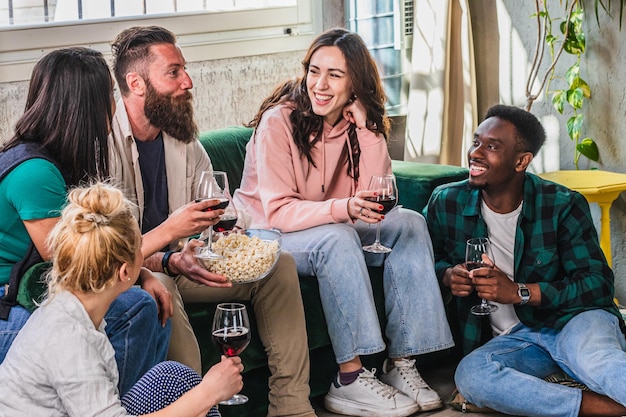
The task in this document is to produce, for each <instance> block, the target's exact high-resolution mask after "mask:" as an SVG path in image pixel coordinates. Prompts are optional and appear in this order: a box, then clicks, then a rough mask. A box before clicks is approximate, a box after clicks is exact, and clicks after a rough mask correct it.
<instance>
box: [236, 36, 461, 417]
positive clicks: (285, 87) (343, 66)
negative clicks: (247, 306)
mask: <svg viewBox="0 0 626 417" xmlns="http://www.w3.org/2000/svg"><path fill="white" fill-rule="evenodd" d="M303 67H304V75H303V76H302V77H300V78H298V79H296V80H290V81H287V82H285V83H284V84H282V85H280V86H279V87H278V88H277V89H276V90H275V91H274V92H273V93H272V94H271V95H270V96H269V97H268V98H267V99H266V100H265V101H264V102H263V104H262V105H261V108H260V110H259V112H258V113H257V114H256V116H255V117H254V119H253V120H252V122H251V123H250V126H253V127H255V132H254V135H253V137H252V139H251V141H250V143H249V144H248V146H247V153H246V164H245V169H244V175H243V180H242V184H241V188H240V189H239V190H237V191H236V192H235V200H236V203H237V207H238V208H240V209H241V210H242V211H244V212H245V214H246V216H247V217H249V220H250V221H249V223H250V224H249V226H250V227H254V228H276V229H279V230H280V231H281V232H282V233H283V247H284V248H285V249H286V250H288V251H289V252H291V253H292V254H293V256H294V257H295V259H296V263H297V266H298V272H299V274H300V275H311V276H312V275H315V276H316V277H317V279H318V281H319V289H320V296H321V300H322V305H323V308H324V313H325V315H326V321H327V322H328V332H329V335H330V338H331V341H332V344H333V349H334V352H335V357H336V360H337V363H338V364H339V374H338V377H337V379H336V380H335V381H334V382H333V383H332V384H331V387H330V391H329V393H328V395H327V396H326V399H325V404H326V407H327V408H328V409H329V410H331V411H333V412H337V413H340V414H346V415H355V416H369V415H372V416H406V415H410V414H413V413H414V412H416V411H418V410H430V409H434V408H438V407H441V405H442V403H441V399H440V397H439V396H438V395H437V393H436V392H435V391H434V390H432V389H431V388H430V387H429V386H428V385H427V384H426V383H425V382H424V380H423V379H422V378H421V376H420V375H419V373H418V371H417V369H416V368H415V360H412V359H411V357H412V356H415V355H419V354H424V353H428V352H433V351H437V350H442V349H446V348H449V347H451V346H453V341H452V336H451V334H450V329H449V327H448V323H447V320H446V316H445V312H444V308H443V302H442V299H441V293H440V290H439V285H438V283H437V279H436V277H435V272H434V261H433V253H432V245H431V242H430V238H429V234H428V230H427V228H426V223H425V221H424V218H423V217H422V216H421V215H420V214H419V213H416V212H414V211H411V210H407V209H402V208H398V209H394V210H392V211H391V212H389V213H388V214H387V215H386V216H383V215H382V214H381V213H380V212H379V211H378V210H379V209H380V204H379V203H375V202H370V201H367V200H366V199H365V198H366V197H371V196H374V195H375V193H374V191H370V190H368V185H369V181H370V178H371V177H372V175H373V174H379V173H383V174H389V173H391V159H390V157H389V152H388V149H387V142H386V139H387V135H388V132H389V124H390V123H389V120H388V118H387V115H386V114H385V108H384V103H385V100H386V98H385V93H384V91H383V88H382V85H381V82H380V77H379V75H378V71H377V69H376V64H375V63H374V61H373V59H372V57H371V55H370V53H369V51H368V50H367V47H366V46H365V44H364V42H363V41H362V39H361V38H360V37H359V36H358V35H357V34H355V33H352V32H349V31H347V30H344V29H333V30H330V31H327V32H325V33H323V34H322V35H320V36H319V37H318V38H317V39H316V40H315V41H314V42H313V44H312V45H311V47H310V48H309V50H308V52H307V54H306V57H305V59H304V61H303ZM383 218H384V219H385V223H384V226H383V227H382V228H381V243H383V244H384V245H386V246H388V247H391V248H392V249H393V250H392V251H391V252H390V253H389V254H372V253H367V254H364V252H363V250H362V244H363V243H365V242H367V243H370V242H371V241H373V239H374V233H375V228H373V227H369V226H370V225H372V224H376V223H378V222H380V221H381V220H382V219H383ZM368 265H378V266H380V265H383V266H384V288H385V307H386V315H387V319H388V323H387V326H386V329H385V333H386V336H387V338H388V340H389V346H388V353H389V358H390V359H389V360H387V361H385V365H384V368H385V369H384V370H383V374H382V375H381V377H380V380H379V379H377V378H376V377H375V370H372V371H369V370H367V369H364V368H363V366H362V364H361V359H360V356H361V355H368V354H373V353H376V352H380V351H383V350H385V348H386V347H387V346H386V345H385V342H384V340H383V336H382V333H381V330H380V323H379V321H378V316H377V313H376V308H375V305H374V300H373V296H372V288H371V284H370V279H369V275H368V271H367V266H368ZM416 299H417V300H418V302H416V301H415V300H416ZM381 380H382V381H384V382H382V381H381Z"/></svg>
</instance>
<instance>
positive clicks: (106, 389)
mask: <svg viewBox="0 0 626 417" xmlns="http://www.w3.org/2000/svg"><path fill="white" fill-rule="evenodd" d="M68 199H69V203H68V205H67V206H66V207H65V208H64V209H63V212H62V215H61V219H60V221H59V222H58V223H57V224H56V225H55V227H54V229H53V230H52V232H51V234H50V236H49V238H48V242H47V243H48V245H49V247H50V248H51V251H52V255H53V268H52V270H51V272H50V274H49V277H48V297H47V299H46V300H45V301H44V302H43V304H42V306H41V307H40V308H38V309H37V310H36V311H35V312H34V313H33V314H32V316H31V317H30V318H29V319H28V321H27V323H26V325H25V326H24V327H23V328H22V330H21V331H20V332H19V334H18V336H17V338H16V339H15V341H14V342H13V344H12V346H11V348H10V349H9V351H8V353H7V356H6V359H5V360H4V362H3V363H2V364H0V380H2V381H4V382H3V383H2V384H1V386H0V410H3V411H4V412H6V413H7V415H11V416H16V417H17V416H34V415H60V416H81V417H85V416H96V415H98V416H104V415H106V416H126V415H150V416H152V415H155V416H156V415H158V416H178V417H183V416H202V415H206V414H207V413H209V414H208V415H210V416H219V413H218V412H217V409H216V408H212V407H213V406H214V405H215V404H216V403H217V402H219V401H221V400H223V399H227V398H230V397H231V396H232V395H233V394H235V393H236V392H238V391H239V390H240V389H241V388H242V386H243V382H242V378H241V371H242V370H243V366H242V365H241V360H240V359H239V358H237V357H235V358H228V359H226V358H222V361H221V362H220V363H219V364H217V365H215V366H214V367H213V368H211V369H210V370H209V371H208V372H207V374H206V375H205V376H204V378H201V377H200V376H199V375H198V374H197V373H195V372H194V371H192V370H191V369H190V368H188V367H186V366H184V365H181V364H179V363H176V362H163V363H160V364H158V365H156V366H155V367H153V368H152V369H151V370H150V371H148V372H147V373H146V374H145V375H144V376H143V377H142V378H141V379H140V380H139V381H138V382H137V383H136V384H135V385H134V386H133V388H131V390H130V391H129V392H128V393H127V394H126V395H124V397H123V398H121V399H120V397H119V394H118V389H117V382H118V377H119V376H118V370H117V366H116V364H115V356H114V351H113V347H112V346H111V343H110V342H109V340H108V338H107V336H106V334H105V331H104V329H105V326H106V322H105V320H104V315H105V313H106V312H107V310H108V308H109V306H110V305H111V303H112V302H113V300H115V299H116V297H117V296H118V295H119V294H121V293H122V292H124V291H126V290H127V289H129V288H130V287H131V286H132V285H133V284H134V283H135V281H136V280H137V277H138V276H139V271H140V269H141V265H142V262H143V255H142V253H141V233H140V232H139V228H138V226H137V223H136V221H135V219H134V217H133V214H132V210H131V205H130V203H129V202H128V200H126V199H125V198H124V196H123V195H122V192H121V191H119V190H117V189H116V188H114V187H112V186H109V185H105V184H102V183H96V184H94V185H92V186H90V187H87V188H76V189H74V190H72V191H71V192H70V193H69V196H68Z"/></svg>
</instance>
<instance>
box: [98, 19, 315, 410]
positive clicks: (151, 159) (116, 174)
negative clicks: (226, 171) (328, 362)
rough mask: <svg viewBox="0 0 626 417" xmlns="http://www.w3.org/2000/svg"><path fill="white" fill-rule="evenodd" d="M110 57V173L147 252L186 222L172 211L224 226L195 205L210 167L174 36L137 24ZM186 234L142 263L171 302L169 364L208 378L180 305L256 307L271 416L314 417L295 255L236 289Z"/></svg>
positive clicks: (205, 223) (202, 222)
mask: <svg viewBox="0 0 626 417" xmlns="http://www.w3.org/2000/svg"><path fill="white" fill-rule="evenodd" d="M112 50H113V71H114V74H115V78H116V81H117V83H118V85H119V88H120V91H121V94H122V98H121V99H120V100H119V101H118V103H117V109H116V112H115V116H114V118H113V122H112V136H113V138H112V140H111V141H110V143H111V144H112V145H111V162H110V164H111V172H112V176H113V179H114V180H115V181H116V182H117V183H118V185H119V186H120V187H121V188H122V189H123V190H124V192H125V193H126V196H127V197H128V198H130V199H131V201H134V202H135V203H136V204H137V213H136V217H137V220H138V222H139V224H140V226H141V230H142V233H145V234H146V235H145V236H144V246H145V242H146V241H149V240H150V239H149V236H150V230H152V229H153V228H154V227H156V226H158V225H159V224H161V223H163V222H175V221H180V220H179V219H180V218H181V217H183V216H180V215H177V216H171V214H172V213H173V212H174V211H176V212H177V214H179V213H180V210H186V211H187V212H188V213H189V216H188V221H189V222H196V223H198V224H199V225H203V227H204V228H206V227H208V226H209V225H213V224H215V223H217V222H218V221H219V217H220V215H221V214H223V212H224V211H223V210H213V211H208V212H207V211H206V209H208V208H209V207H210V206H212V205H214V204H216V202H215V201H214V200H206V201H203V202H199V203H195V202H193V197H194V190H195V189H196V185H197V183H198V181H199V179H200V175H201V173H202V172H203V171H212V170H213V168H212V166H211V161H210V160H209V157H208V155H207V154H206V152H205V150H204V148H203V147H202V145H201V144H200V142H199V141H198V139H197V136H198V128H197V125H196V123H195V121H194V117H193V105H192V94H191V92H190V89H191V88H192V87H193V82H192V81H191V78H190V77H189V74H187V71H186V69H185V65H186V61H185V58H184V56H183V54H182V51H181V49H180V48H179V47H178V45H177V44H176V37H175V36H174V34H173V33H171V32H170V31H168V30H166V29H164V28H161V27H157V26H149V27H132V28H129V29H126V30H124V31H123V32H121V33H120V34H119V35H118V36H117V38H116V39H115V41H114V42H113V44H112ZM170 229H174V230H182V229H183V227H180V228H178V229H177V228H175V227H169V228H167V230H170ZM187 229H189V227H187ZM187 237H188V236H171V239H169V240H170V242H171V243H170V245H169V247H168V248H163V250H162V251H161V252H158V253H156V254H155V255H153V256H151V257H149V258H147V259H146V260H145V261H144V266H145V267H147V268H148V269H150V270H151V271H153V273H154V275H155V276H156V277H157V278H159V280H161V282H163V284H164V285H165V286H166V287H167V288H168V290H169V291H170V292H171V293H172V296H173V297H172V298H173V303H174V315H173V316H172V319H171V320H172V336H171V339H170V347H169V352H168V357H169V359H171V360H176V361H178V362H181V363H184V364H186V365H188V366H190V367H191V368H193V369H195V370H196V371H198V372H200V373H201V371H202V366H201V358H200V350H199V348H198V343H197V340H196V338H195V335H194V333H193V329H192V328H191V326H190V324H189V320H188V317H187V315H186V313H185V310H184V304H183V303H194V302H220V301H235V300H250V301H251V303H252V307H253V310H254V314H255V316H256V320H257V331H258V334H259V336H260V338H261V341H262V342H263V345H264V347H265V351H266V352H267V355H268V364H269V368H270V372H271V376H270V378H269V388H270V393H269V402H270V405H269V409H268V413H267V415H268V416H294V417H295V416H298V417H305V416H306V417H311V416H315V413H314V412H313V408H312V406H311V403H310V402H309V393H310V390H309V386H308V381H309V356H308V346H307V337H306V327H305V321H304V309H303V307H302V297H301V294H300V286H299V282H298V275H297V271H296V266H295V262H294V260H293V257H292V256H291V255H290V254H288V253H286V252H283V253H281V255H280V258H279V260H278V262H277V265H276V268H275V269H274V270H273V272H272V273H271V274H270V275H269V276H268V277H267V278H265V279H263V280H261V281H257V282H254V283H250V284H243V285H236V286H234V287H233V286H232V285H231V284H230V283H229V282H227V280H226V278H225V277H223V276H219V275H216V274H213V273H210V272H208V271H207V270H206V269H204V268H202V267H201V266H200V265H199V264H198V263H197V262H196V260H195V258H194V256H193V255H194V253H195V250H194V249H195V247H196V246H198V245H199V244H200V242H198V241H195V240H191V241H189V242H187V239H186V238H187ZM181 239H182V243H181V242H179V241H180V240H181ZM181 247H182V250H178V249H180V248H181Z"/></svg>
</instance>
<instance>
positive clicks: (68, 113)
mask: <svg viewBox="0 0 626 417" xmlns="http://www.w3.org/2000/svg"><path fill="white" fill-rule="evenodd" d="M112 81H113V80H112V78H111V73H110V72H109V67H108V66H107V63H106V61H105V60H104V58H103V56H102V54H101V53H100V52H98V51H95V50H93V49H89V48H81V47H72V48H64V49H58V50H55V51H52V52H50V53H48V54H47V55H45V56H44V57H43V58H41V59H40V60H39V61H38V62H37V64H35V67H34V68H33V73H32V75H31V79H30V85H29V88H28V96H27V98H26V107H25V110H24V114H23V115H22V117H20V119H19V120H18V121H17V123H16V125H15V134H14V136H13V137H12V138H11V139H10V140H9V141H8V142H7V143H6V144H5V145H4V146H3V149H9V148H11V147H13V146H15V145H17V144H19V143H21V142H34V143H38V144H39V146H40V147H41V148H42V149H44V150H45V151H46V152H47V153H48V154H49V155H50V156H51V157H52V158H53V159H54V160H55V161H56V162H57V164H58V165H59V166H60V167H61V169H62V171H63V174H64V177H65V179H66V181H67V182H68V186H70V185H78V184H79V183H80V182H81V181H90V180H94V179H104V178H106V177H108V174H109V158H108V155H109V154H108V140H107V137H108V133H109V127H110V125H111V119H112V117H113V109H112V104H113V85H112Z"/></svg>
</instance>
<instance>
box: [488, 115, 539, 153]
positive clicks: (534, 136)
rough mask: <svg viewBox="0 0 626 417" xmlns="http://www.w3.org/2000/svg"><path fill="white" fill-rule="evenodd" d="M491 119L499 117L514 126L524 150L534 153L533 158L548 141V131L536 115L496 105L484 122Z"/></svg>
mask: <svg viewBox="0 0 626 417" xmlns="http://www.w3.org/2000/svg"><path fill="white" fill-rule="evenodd" d="M490 117H498V118H500V119H502V120H506V121H507V122H510V123H511V124H513V126H515V130H517V133H518V135H519V139H520V146H521V147H522V148H523V149H522V150H523V151H525V152H530V153H532V154H533V156H534V155H536V154H537V152H539V149H541V146H542V145H543V143H544V142H545V141H546V131H545V130H544V129H543V126H542V125H541V122H539V120H538V119H537V117H535V115H534V114H532V113H530V112H527V111H526V110H524V109H521V108H519V107H515V106H507V105H504V104H496V105H495V106H492V107H490V108H489V110H487V114H486V115H485V118H484V119H483V120H487V119H489V118H490Z"/></svg>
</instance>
